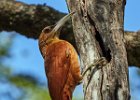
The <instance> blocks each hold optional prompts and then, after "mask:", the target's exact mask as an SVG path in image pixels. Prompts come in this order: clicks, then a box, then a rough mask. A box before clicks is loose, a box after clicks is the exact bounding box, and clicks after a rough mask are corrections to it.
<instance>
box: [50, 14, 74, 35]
mask: <svg viewBox="0 0 140 100" xmlns="http://www.w3.org/2000/svg"><path fill="white" fill-rule="evenodd" d="M74 13H75V12H72V13H69V14H68V15H66V16H64V17H63V18H62V19H60V20H59V21H58V22H57V23H56V25H55V27H54V28H53V29H52V31H51V33H52V34H53V36H54V37H55V36H59V33H60V30H61V28H62V27H63V26H64V24H65V23H66V21H68V19H69V18H70V17H71V16H72V15H73V14H74Z"/></svg>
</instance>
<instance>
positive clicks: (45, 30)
mask: <svg viewBox="0 0 140 100" xmlns="http://www.w3.org/2000/svg"><path fill="white" fill-rule="evenodd" d="M50 30H51V28H50V27H45V28H44V29H43V30H42V32H43V33H48V32H50Z"/></svg>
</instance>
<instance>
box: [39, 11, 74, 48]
mask: <svg viewBox="0 0 140 100" xmlns="http://www.w3.org/2000/svg"><path fill="white" fill-rule="evenodd" d="M74 13H75V12H72V13H70V14H68V15H66V16H64V17H63V18H62V19H60V20H59V21H58V22H57V23H56V24H55V25H51V26H47V27H45V28H44V29H43V30H42V32H41V34H40V36H39V48H40V49H42V48H43V47H44V46H45V45H48V44H49V43H50V42H51V41H52V40H53V39H55V38H59V35H60V31H61V29H62V27H63V26H64V24H65V23H66V21H68V19H69V18H70V16H71V15H73V14H74Z"/></svg>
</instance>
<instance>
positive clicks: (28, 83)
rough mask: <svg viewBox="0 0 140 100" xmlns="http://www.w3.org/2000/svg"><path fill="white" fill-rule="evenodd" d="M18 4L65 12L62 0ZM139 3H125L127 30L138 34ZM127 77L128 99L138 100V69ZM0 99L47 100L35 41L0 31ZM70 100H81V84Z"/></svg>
mask: <svg viewBox="0 0 140 100" xmlns="http://www.w3.org/2000/svg"><path fill="white" fill-rule="evenodd" d="M20 1H23V2H25V3H28V4H43V3H45V2H47V5H50V6H52V7H53V8H55V9H57V10H59V11H61V12H68V11H67V7H66V4H65V0H59V1H58V0H46V1H45V0H20ZM139 4H140V1H138V0H133V1H132V0H127V5H126V12H125V25H124V27H125V29H126V30H131V31H137V30H138V29H139V28H140V23H139V21H138V20H139V18H140V14H138V13H135V12H134V11H136V10H138V9H140V8H139ZM137 12H138V11H137ZM129 75H130V77H129V79H130V89H131V96H132V98H131V100H140V95H139V93H140V70H139V69H137V68H135V67H131V68H129ZM0 100H50V97H49V93H48V90H47V79H46V77H45V71H44V65H43V59H42V57H41V55H40V52H39V49H38V41H37V40H34V39H29V38H26V37H24V36H21V35H19V34H18V33H16V32H5V31H3V32H0ZM73 100H83V92H82V86H81V85H80V86H78V87H77V88H76V90H75V92H74V98H73Z"/></svg>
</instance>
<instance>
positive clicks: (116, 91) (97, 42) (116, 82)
mask: <svg viewBox="0 0 140 100" xmlns="http://www.w3.org/2000/svg"><path fill="white" fill-rule="evenodd" d="M67 4H68V7H69V10H70V12H73V11H75V12H76V13H75V15H73V16H72V24H73V30H74V33H75V34H74V35H75V39H76V44H77V47H78V51H79V54H80V58H81V61H82V63H83V70H84V69H85V68H87V67H88V66H90V65H91V64H93V63H94V62H95V60H97V59H99V58H101V57H105V58H106V60H107V61H108V63H107V65H105V66H104V67H102V68H101V69H98V70H96V71H93V70H91V71H88V73H87V74H86V76H85V77H84V80H83V81H84V82H83V84H84V85H83V87H84V94H85V95H84V99H85V100H129V99H130V94H129V81H128V63H127V54H126V49H125V45H124V31H123V28H124V27H123V24H124V21H123V18H124V6H125V0H67Z"/></svg>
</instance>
